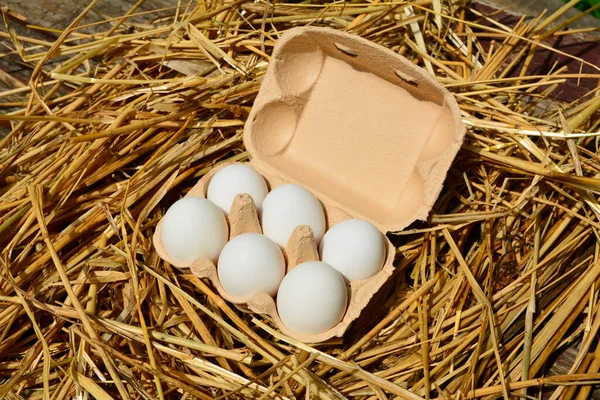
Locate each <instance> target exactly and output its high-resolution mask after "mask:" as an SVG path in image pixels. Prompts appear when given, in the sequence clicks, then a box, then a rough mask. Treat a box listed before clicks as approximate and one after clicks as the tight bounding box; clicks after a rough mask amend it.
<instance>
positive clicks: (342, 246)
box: [319, 219, 385, 281]
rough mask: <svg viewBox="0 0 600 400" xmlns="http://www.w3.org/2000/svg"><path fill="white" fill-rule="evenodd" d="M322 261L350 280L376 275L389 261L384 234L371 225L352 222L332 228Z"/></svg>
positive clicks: (325, 239)
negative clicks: (387, 260) (386, 255)
mask: <svg viewBox="0 0 600 400" xmlns="http://www.w3.org/2000/svg"><path fill="white" fill-rule="evenodd" d="M319 255H320V256H321V261H323V262H325V263H327V264H329V265H331V266H332V267H333V268H335V269H337V270H338V271H340V272H341V273H342V275H344V277H345V278H346V279H348V280H349V281H359V280H361V279H367V278H370V277H372V276H373V275H375V274H376V273H377V272H379V271H380V270H381V267H382V266H383V263H384V262H385V240H384V237H383V234H382V233H381V232H380V231H379V230H378V229H377V228H376V227H375V226H374V225H373V224H371V223H370V222H368V221H364V220H362V219H349V220H346V221H342V222H340V223H339V224H336V225H334V226H333V227H332V228H330V229H329V230H328V231H327V232H326V233H325V236H323V240H322V241H321V245H320V246H319Z"/></svg>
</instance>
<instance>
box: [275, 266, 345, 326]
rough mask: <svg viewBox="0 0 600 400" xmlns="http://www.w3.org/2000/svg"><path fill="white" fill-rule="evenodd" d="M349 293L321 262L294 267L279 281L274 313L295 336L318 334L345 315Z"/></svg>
mask: <svg viewBox="0 0 600 400" xmlns="http://www.w3.org/2000/svg"><path fill="white" fill-rule="evenodd" d="M347 303H348V292H347V289H346V283H345V282H344V278H343V277H342V275H341V274H340V273H339V272H338V271H337V270H336V269H334V268H333V267H332V266H330V265H328V264H325V263H324V262H320V261H308V262H305V263H302V264H299V265H297V266H296V267H294V268H293V269H292V270H291V271H290V272H288V274H287V275H286V276H285V278H283V281H281V285H280V286H279V291H278V292H277V313H278V314H279V317H280V318H281V321H282V322H283V323H284V325H285V326H287V327H288V328H289V329H291V330H292V331H294V332H297V333H303V334H317V333H322V332H325V331H327V330H328V329H331V328H333V327H334V326H336V325H337V324H338V323H339V322H340V321H341V320H342V318H343V317H344V314H345V313H346V305H347Z"/></svg>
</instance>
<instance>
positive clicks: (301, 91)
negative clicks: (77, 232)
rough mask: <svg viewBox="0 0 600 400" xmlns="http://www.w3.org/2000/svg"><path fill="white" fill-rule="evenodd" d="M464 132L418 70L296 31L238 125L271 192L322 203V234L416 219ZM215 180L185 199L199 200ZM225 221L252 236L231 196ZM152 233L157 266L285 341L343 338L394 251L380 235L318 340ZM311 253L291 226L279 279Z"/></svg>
mask: <svg viewBox="0 0 600 400" xmlns="http://www.w3.org/2000/svg"><path fill="white" fill-rule="evenodd" d="M464 134H465V128H464V125H463V124H462V121H461V118H460V110H459V108H458V105H457V103H456V100H455V99H454V97H452V95H451V94H450V93H449V92H448V91H447V90H446V89H444V88H443V87H442V86H441V85H440V84H439V83H438V82H437V81H436V80H435V78H433V77H432V76H430V75H428V74H427V72H425V71H424V70H422V69H421V68H419V67H417V66H415V65H414V64H412V63H411V62H410V61H408V60H406V59H405V58H403V57H401V56H400V55H398V54H396V53H394V52H392V51H390V50H388V49H386V48H383V47H381V46H379V45H376V44H373V43H371V42H369V41H367V40H364V39H362V38H360V37H357V36H355V35H351V34H348V33H344V32H339V31H336V30H333V29H329V28H312V27H302V28H294V29H291V30H289V31H286V32H285V34H284V35H283V36H282V37H281V39H279V41H278V42H277V44H276V46H275V48H274V50H273V55H272V59H271V62H270V64H269V67H268V69H267V73H266V75H265V77H264V80H263V83H262V85H261V88H260V92H259V94H258V96H257V98H256V100H255V102H254V106H253V107H252V111H251V113H250V115H249V118H248V121H247V123H246V125H245V127H244V143H245V145H246V148H247V149H248V151H249V153H250V154H251V155H252V161H251V162H250V165H251V166H252V167H253V168H255V169H256V170H257V171H258V172H260V173H261V174H262V176H263V177H264V178H265V180H266V181H267V183H268V185H269V188H270V190H273V189H274V188H276V187H277V186H279V185H282V184H286V183H295V184H299V185H302V186H304V187H306V188H307V189H309V190H310V191H311V192H312V193H313V194H314V195H315V196H316V197H317V198H318V199H319V200H320V201H321V203H322V205H323V208H324V210H325V214H326V218H327V227H328V228H329V227H332V226H333V225H335V224H337V223H339V222H341V221H343V220H345V219H351V218H360V219H364V220H367V221H369V222H371V223H373V224H374V225H375V226H376V227H377V228H378V229H379V230H380V231H381V232H382V233H383V234H385V233H386V232H390V231H400V230H402V229H403V228H405V227H406V226H408V225H409V224H411V223H412V222H414V221H416V220H417V219H425V218H426V216H427V214H428V213H429V211H430V209H431V207H432V206H433V203H434V202H435V200H436V199H437V197H438V195H439V193H440V191H441V189H442V186H443V182H444V179H445V177H446V174H447V171H448V169H449V168H450V165H451V163H452V161H453V159H454V157H455V155H456V153H457V152H458V150H459V148H460V146H461V143H462V140H463V137H464ZM217 170H218V169H215V170H213V171H211V172H210V173H208V174H207V175H205V176H204V177H203V178H202V179H201V180H200V181H199V182H198V183H197V184H196V185H195V186H194V188H193V189H192V190H191V191H190V192H189V193H188V194H187V196H202V197H206V189H207V187H208V184H209V182H210V179H211V178H212V176H213V175H214V174H215V173H216V172H217ZM228 220H229V224H230V236H231V237H233V236H235V235H237V234H239V233H243V232H257V233H258V232H261V228H260V224H259V222H258V221H259V220H258V216H257V213H256V209H255V208H254V204H253V202H252V201H251V199H250V197H249V196H248V195H239V196H238V197H237V198H236V201H235V203H234V208H233V209H232V211H231V213H230V214H229V217H228ZM160 232H161V223H159V225H158V227H157V230H156V232H155V235H154V244H155V247H156V249H157V252H158V254H159V255H160V257H161V258H163V259H164V260H166V261H168V262H169V263H171V264H173V265H175V266H177V267H180V268H186V267H189V268H191V270H192V272H193V273H194V274H196V275H197V276H199V277H206V278H209V279H210V280H211V282H212V283H213V285H214V286H215V288H216V289H217V290H218V292H219V293H220V295H221V296H222V297H223V298H224V299H226V300H228V301H230V302H232V303H234V304H235V305H236V306H238V307H240V308H241V309H244V310H247V311H251V312H255V313H259V314H268V315H269V316H270V317H271V318H272V319H273V320H274V321H275V323H276V324H277V326H278V328H279V329H280V330H281V331H282V332H283V333H285V334H287V335H289V336H291V337H294V338H296V339H298V340H301V341H304V342H312V343H316V342H322V341H324V340H327V339H329V338H332V337H335V336H338V337H341V336H342V335H343V334H344V332H345V331H346V330H347V328H348V327H349V326H350V324H351V323H352V322H353V321H354V320H355V319H356V318H358V316H359V315H360V313H361V311H362V310H363V309H364V308H365V307H366V305H367V304H368V303H369V300H370V299H371V298H372V297H373V295H374V294H375V293H377V291H378V290H379V289H380V288H381V287H382V286H383V284H384V283H385V282H386V281H387V280H388V278H389V277H390V276H391V275H392V273H393V271H394V266H393V261H394V256H395V249H394V247H393V245H392V243H391V242H390V241H389V239H387V237H386V242H387V249H386V251H387V255H386V261H385V264H384V266H383V268H382V269H381V271H379V273H377V274H376V275H374V276H372V277H371V278H368V279H364V280H361V281H354V282H350V284H349V299H348V309H347V311H346V314H345V316H344V318H343V320H342V321H341V322H340V323H339V324H338V325H336V326H334V327H333V328H331V329H330V330H328V331H326V332H323V333H320V334H315V335H304V334H298V333H296V332H293V331H290V330H289V329H287V328H286V327H285V325H284V324H283V323H282V322H281V320H280V319H279V316H278V314H277V308H276V303H275V300H274V299H273V298H272V297H271V296H269V295H267V294H266V293H257V294H255V295H253V296H252V297H250V298H248V299H237V298H233V297H231V296H230V295H228V294H227V292H225V291H224V290H223V288H222V286H221V285H220V283H219V280H218V277H217V272H216V268H215V266H214V264H212V262H210V261H208V260H197V261H195V262H194V263H193V264H191V265H182V264H181V263H178V262H177V261H176V260H172V259H170V258H169V257H168V255H167V254H166V252H165V250H164V247H163V246H162V243H161V236H160ZM316 245H317V244H316V243H315V242H314V239H313V237H312V232H311V231H310V228H308V227H306V226H302V227H298V228H296V230H295V231H294V233H293V235H292V237H291V238H290V241H289V243H288V245H287V246H286V248H285V250H284V253H285V256H286V259H287V262H288V270H289V269H290V267H291V268H293V267H294V266H295V265H297V264H298V263H300V262H303V261H311V260H316V259H318V253H317V250H316V249H317V247H316Z"/></svg>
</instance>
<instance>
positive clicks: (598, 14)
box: [563, 0, 600, 19]
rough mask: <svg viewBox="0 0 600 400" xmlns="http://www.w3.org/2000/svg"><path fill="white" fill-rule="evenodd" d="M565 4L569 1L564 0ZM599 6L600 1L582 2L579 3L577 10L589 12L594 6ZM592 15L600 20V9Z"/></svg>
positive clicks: (588, 0)
mask: <svg viewBox="0 0 600 400" xmlns="http://www.w3.org/2000/svg"><path fill="white" fill-rule="evenodd" d="M563 2H565V3H568V0H563ZM598 4H600V0H582V1H580V2H579V3H577V5H576V6H575V8H577V9H578V10H581V11H587V10H589V9H590V8H592V7H594V6H598ZM590 15H592V16H594V17H596V18H598V19H600V7H599V8H596V9H595V10H594V11H592V12H591V13H590Z"/></svg>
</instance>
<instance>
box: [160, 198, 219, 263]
mask: <svg viewBox="0 0 600 400" xmlns="http://www.w3.org/2000/svg"><path fill="white" fill-rule="evenodd" d="M228 238H229V228H228V226H227V221H226V220H225V216H224V215H223V213H222V212H221V210H220V209H219V207H217V206H215V205H214V204H213V203H212V202H210V201H208V200H206V199H203V198H202V197H197V196H189V197H184V198H183V199H180V200H178V201H176V202H175V203H174V204H173V205H172V206H171V207H170V208H169V209H168V210H167V212H166V214H165V216H164V218H163V220H162V243H163V246H164V247H165V250H166V251H167V254H168V255H169V256H170V257H172V258H174V259H175V260H177V261H179V262H182V263H189V264H191V263H192V262H194V260H197V259H199V258H207V259H209V260H211V261H212V262H216V261H217V259H218V258H219V254H220V253H221V250H222V249H223V246H225V243H227V239H228Z"/></svg>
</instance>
